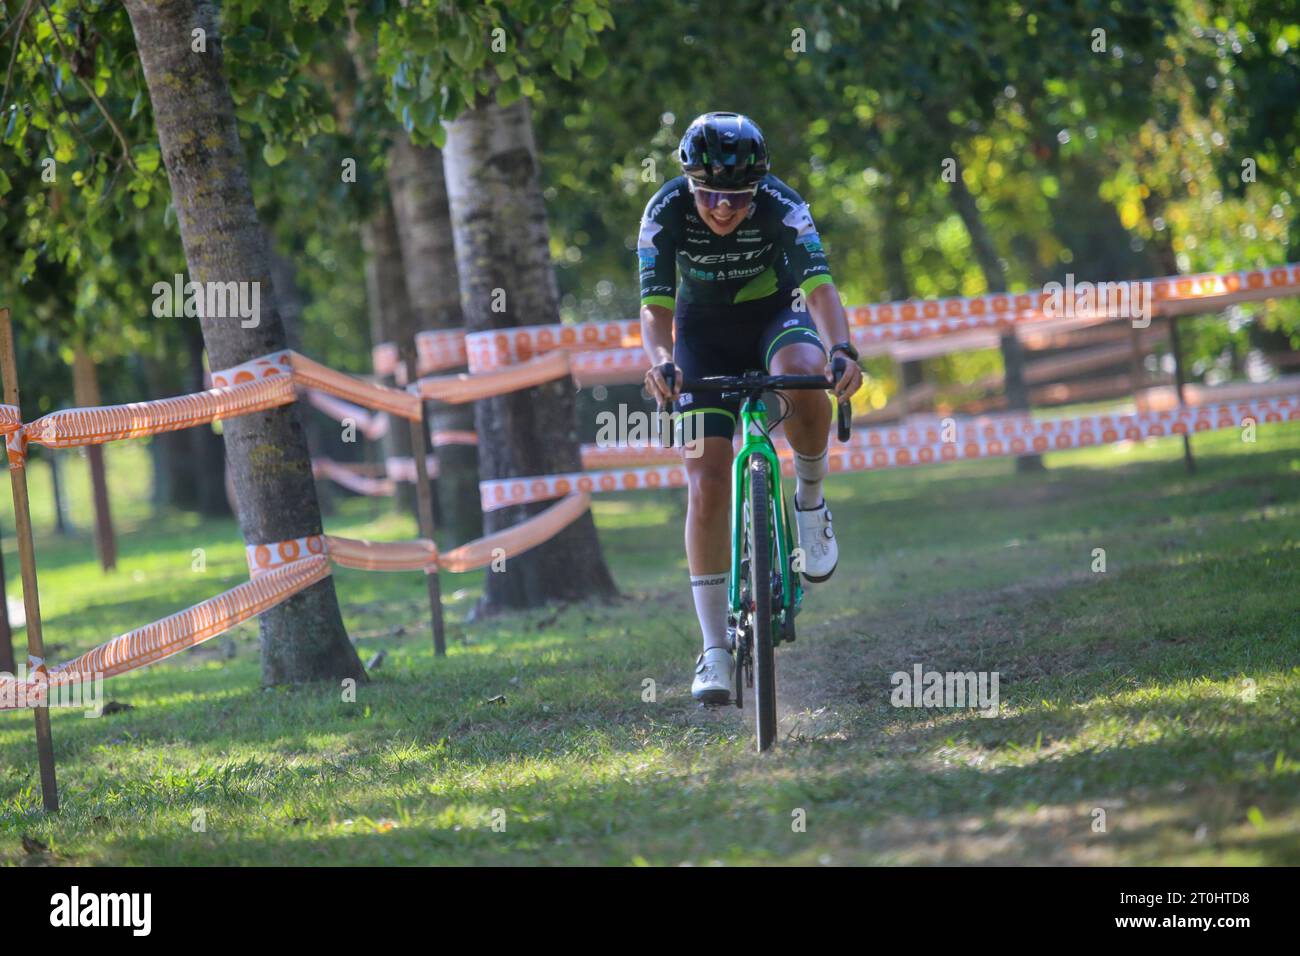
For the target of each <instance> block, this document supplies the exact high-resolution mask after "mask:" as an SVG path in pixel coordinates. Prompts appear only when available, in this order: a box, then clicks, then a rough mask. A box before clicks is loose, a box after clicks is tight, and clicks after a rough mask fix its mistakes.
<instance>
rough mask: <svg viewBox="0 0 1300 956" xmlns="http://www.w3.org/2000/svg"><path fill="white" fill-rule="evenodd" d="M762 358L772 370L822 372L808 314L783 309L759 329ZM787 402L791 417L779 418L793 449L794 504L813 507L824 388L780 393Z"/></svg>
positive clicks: (821, 450) (821, 466) (823, 432)
mask: <svg viewBox="0 0 1300 956" xmlns="http://www.w3.org/2000/svg"><path fill="white" fill-rule="evenodd" d="M762 348H763V363H764V366H765V367H766V368H767V370H768V371H769V372H770V373H771V374H773V375H825V374H826V350H825V348H824V346H823V345H822V341H821V338H820V337H819V336H818V334H817V328H816V326H815V325H813V322H812V320H811V319H810V318H809V317H808V314H807V313H806V312H805V313H799V312H795V311H794V310H793V309H783V310H781V311H780V312H779V313H778V314H777V315H776V317H775V318H773V319H772V320H771V321H770V322H769V323H768V325H767V328H766V330H765V331H764V335H763V343H762ZM782 394H783V395H784V396H785V397H786V398H787V399H788V400H789V402H790V405H791V411H790V417H789V418H787V419H786V420H785V421H784V422H783V423H782V426H781V427H782V428H783V429H784V430H785V437H786V440H787V441H789V442H790V447H791V448H793V449H794V453H795V478H796V483H795V505H796V506H797V507H799V508H805V509H807V508H815V507H817V506H818V505H819V504H820V503H821V501H822V487H821V486H822V479H823V478H824V477H825V475H826V446H827V443H828V442H829V440H830V428H831V403H830V402H829V401H828V400H827V398H826V393H824V392H815V391H792V392H783V393H782Z"/></svg>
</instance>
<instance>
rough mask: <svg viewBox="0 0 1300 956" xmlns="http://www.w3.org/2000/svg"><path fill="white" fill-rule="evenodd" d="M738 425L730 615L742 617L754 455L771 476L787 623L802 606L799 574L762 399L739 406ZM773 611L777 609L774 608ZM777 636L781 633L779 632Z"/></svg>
mask: <svg viewBox="0 0 1300 956" xmlns="http://www.w3.org/2000/svg"><path fill="white" fill-rule="evenodd" d="M740 424H741V430H742V433H743V435H744V440H743V443H742V444H741V446H740V451H739V452H738V453H737V454H736V457H735V460H734V461H733V462H732V465H731V575H730V582H729V585H728V590H727V603H728V605H729V610H730V613H731V614H732V615H733V616H734V617H735V618H736V620H739V618H740V614H741V611H742V609H741V606H740V589H741V583H742V582H741V574H740V568H741V556H742V551H743V549H744V546H745V534H744V531H743V529H744V520H745V503H746V502H747V501H748V500H749V460H750V459H751V458H752V457H754V456H755V455H761V456H762V457H763V458H766V459H767V461H768V465H769V471H770V472H771V475H772V489H771V496H770V497H771V502H772V512H773V514H772V517H773V525H772V527H773V528H774V529H775V535H774V536H775V538H776V550H777V555H776V566H777V567H779V568H780V569H781V608H780V610H781V613H782V615H783V617H782V620H783V621H789V620H790V618H791V617H792V616H793V615H794V613H795V612H796V611H797V610H798V609H799V607H800V605H801V604H802V603H803V586H802V584H801V583H800V581H799V575H798V574H794V573H792V572H791V557H792V555H793V550H794V549H793V547H792V545H793V540H794V539H793V537H792V535H791V530H790V522H789V520H788V517H789V516H788V515H787V514H786V503H785V494H784V492H783V491H782V488H781V461H780V459H779V458H778V457H777V454H776V449H775V448H774V447H773V446H772V441H771V439H770V438H768V437H767V434H766V426H767V407H766V406H765V405H764V404H763V400H762V399H761V398H757V399H750V398H746V399H745V401H744V404H742V405H741V407H740ZM773 611H774V612H775V611H776V608H773ZM777 633H778V634H779V633H781V630H778V631H777Z"/></svg>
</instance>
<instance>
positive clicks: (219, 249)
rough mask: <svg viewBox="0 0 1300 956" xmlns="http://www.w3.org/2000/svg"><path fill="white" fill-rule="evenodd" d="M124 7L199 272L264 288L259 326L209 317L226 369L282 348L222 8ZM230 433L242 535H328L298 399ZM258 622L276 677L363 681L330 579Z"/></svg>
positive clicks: (238, 422) (216, 352)
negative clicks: (231, 83)
mask: <svg viewBox="0 0 1300 956" xmlns="http://www.w3.org/2000/svg"><path fill="white" fill-rule="evenodd" d="M124 3H125V6H126V9H127V13H128V14H129V16H130V18H131V26H132V29H133V30H134V32H135V38H136V46H137V47H138V49H139V53H140V60H141V62H142V63H143V65H144V75H145V82H146V84H147V85H148V88H149V97H150V100H151V101H152V104H153V111H154V120H155V123H156V126H157V129H158V140H159V144H160V145H161V147H162V157H163V162H164V164H165V165H166V168H167V176H168V180H169V181H170V183H171V192H172V202H173V204H174V206H175V208H176V215H177V219H178V221H179V223H180V232H181V241H182V243H183V244H184V248H185V258H186V262H187V263H188V266H189V272H190V278H191V279H192V280H194V281H197V282H232V281H233V282H241V283H244V282H246V283H253V282H256V283H259V292H260V315H259V320H258V321H257V323H256V324H255V325H253V326H252V327H249V328H244V327H243V322H242V321H241V319H240V318H239V317H238V316H236V317H219V316H211V315H204V316H203V317H202V318H201V320H200V321H201V325H202V329H203V340H204V343H205V344H206V346H207V350H208V357H209V361H210V363H211V367H212V368H214V369H222V368H229V367H231V366H233V365H238V364H240V363H241V362H246V361H248V360H249V359H252V358H256V357H257V356H260V355H265V354H266V353H268V352H275V351H278V350H280V349H283V348H284V347H285V338H284V327H283V325H282V324H281V322H280V316H279V313H278V311H277V309H276V300H275V291H274V289H273V288H272V286H271V282H270V276H269V274H268V262H269V257H268V250H267V247H266V235H265V233H264V232H263V230H262V227H261V225H260V224H259V223H258V219H257V213H256V211H255V210H254V208H253V193H252V189H251V187H250V186H249V181H248V176H247V174H246V172H245V170H244V166H243V153H242V150H241V148H240V143H239V132H238V129H237V127H236V125H235V111H234V105H233V103H232V102H231V98H230V91H229V89H228V87H227V85H226V79H225V75H224V74H223V72H222V51H221V39H220V35H219V33H218V29H217V15H216V14H217V8H216V4H215V3H213V2H210V0H124ZM196 31H202V32H201V33H196ZM200 38H201V43H200ZM250 321H251V320H250ZM223 434H224V436H225V442H226V453H227V457H228V460H229V464H230V475H231V481H232V483H233V485H234V489H235V496H236V500H237V502H238V509H237V510H238V512H239V523H240V527H241V528H242V530H243V534H244V541H245V542H246V543H247V544H272V543H275V542H279V541H285V540H288V539H292V538H297V537H300V536H302V535H307V534H318V533H320V531H321V518H320V507H319V505H318V503H317V500H316V488H315V484H314V483H313V481H312V475H311V462H310V460H309V458H308V455H307V443H306V441H305V440H304V437H303V429H302V423H301V420H300V417H299V413H298V409H297V406H296V405H289V406H284V407H281V408H277V409H273V410H271V411H269V412H260V413H257V414H254V415H245V416H242V417H239V418H232V419H229V420H227V421H226V422H225V423H224V424H223ZM260 627H261V644H262V679H263V681H264V682H265V683H267V684H279V683H286V682H296V681H307V680H324V679H332V680H338V679H341V678H348V677H351V678H355V679H357V680H363V679H364V678H365V672H364V670H363V668H362V666H361V661H360V660H359V659H358V658H357V655H356V651H355V650H353V648H352V645H351V643H350V642H349V641H348V635H347V632H346V631H345V630H344V628H343V620H342V616H341V615H340V613H339V605H338V599H337V597H336V596H335V592H334V579H333V577H328V578H326V579H325V580H324V581H320V582H318V583H317V584H315V585H313V586H312V587H310V588H308V589H307V590H305V591H302V592H300V593H299V594H297V595H295V596H294V597H292V598H290V599H289V600H288V601H286V602H284V603H283V604H280V605H279V606H277V607H275V608H273V609H271V610H269V611H267V612H265V613H263V614H262V615H261V617H260Z"/></svg>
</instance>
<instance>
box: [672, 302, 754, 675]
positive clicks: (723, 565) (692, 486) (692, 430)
mask: <svg viewBox="0 0 1300 956" xmlns="http://www.w3.org/2000/svg"><path fill="white" fill-rule="evenodd" d="M729 352H730V350H729V349H727V348H725V347H724V343H720V342H719V341H717V339H716V337H715V336H711V335H707V334H697V333H694V332H693V331H692V330H691V329H689V328H687V329H682V328H681V327H679V328H678V330H677V335H676V341H675V345H674V349H673V361H674V362H675V363H676V365H677V366H678V368H680V369H681V370H682V375H683V377H685V378H687V379H693V378H699V377H701V376H704V375H726V374H732V373H734V372H735V371H738V369H736V368H735V367H734V361H733V357H732V356H731V355H730V354H729ZM677 410H678V411H679V412H681V413H682V438H683V463H684V465H685V467H686V476H687V494H688V496H689V497H688V502H687V508H686V561H687V565H688V567H689V568H690V574H691V593H692V596H693V597H694V599H695V611H696V615H697V616H698V617H699V621H700V632H701V634H702V636H703V638H704V649H705V650H708V649H709V648H711V647H726V646H727V572H728V570H729V569H730V565H731V549H730V546H729V536H728V529H729V525H730V517H729V515H730V508H731V459H732V447H731V437H732V435H733V434H734V432H735V428H736V412H737V403H735V402H734V401H732V402H723V401H722V397H721V395H719V394H718V393H717V392H698V391H697V392H683V393H682V395H681V398H680V400H679V401H678V402H677Z"/></svg>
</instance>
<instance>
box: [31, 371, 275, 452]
mask: <svg viewBox="0 0 1300 956" xmlns="http://www.w3.org/2000/svg"><path fill="white" fill-rule="evenodd" d="M295 397H296V396H295V394H294V390H293V380H292V379H291V378H290V377H289V376H287V375H285V376H280V377H278V378H266V379H261V380H257V381H252V380H249V381H244V382H240V383H239V384H237V385H228V386H224V387H217V388H213V389H209V390H208V391H206V392H197V393H195V394H193V395H178V396H176V397H175V398H162V399H156V400H154V401H150V402H132V403H130V404H128V405H101V406H98V407H95V408H67V409H64V410H62V411H58V412H51V413H50V414H49V415H45V416H43V417H41V418H38V419H36V421H34V422H31V423H30V424H28V425H26V426H24V428H23V430H24V432H25V434H26V437H27V440H28V441H32V442H36V443H37V444H39V445H46V446H48V447H50V448H69V447H73V446H78V445H99V444H103V443H104V442H110V441H119V440H121V439H124V438H140V437H143V436H145V435H156V434H158V433H159V432H170V431H178V430H180V429H183V428H193V427H194V426H195V425H204V424H207V423H209V422H214V421H217V420H218V419H222V418H234V417H237V416H239V415H247V414H249V413H251V412H260V411H266V410H267V409H270V408H275V407H277V406H279V405H288V404H290V403H292V402H293V401H294V400H295Z"/></svg>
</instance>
